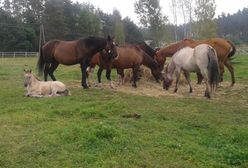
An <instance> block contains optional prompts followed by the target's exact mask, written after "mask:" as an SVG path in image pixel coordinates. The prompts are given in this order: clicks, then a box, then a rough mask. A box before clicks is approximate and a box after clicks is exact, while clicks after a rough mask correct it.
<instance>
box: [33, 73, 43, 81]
mask: <svg viewBox="0 0 248 168" xmlns="http://www.w3.org/2000/svg"><path fill="white" fill-rule="evenodd" d="M32 75H33V77H34V78H35V79H36V80H38V81H41V80H40V79H39V78H38V77H37V76H36V75H34V74H33V73H32Z"/></svg>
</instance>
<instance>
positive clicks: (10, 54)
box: [0, 52, 39, 58]
mask: <svg viewBox="0 0 248 168" xmlns="http://www.w3.org/2000/svg"><path fill="white" fill-rule="evenodd" d="M0 56H1V58H16V57H38V56H39V52H0Z"/></svg>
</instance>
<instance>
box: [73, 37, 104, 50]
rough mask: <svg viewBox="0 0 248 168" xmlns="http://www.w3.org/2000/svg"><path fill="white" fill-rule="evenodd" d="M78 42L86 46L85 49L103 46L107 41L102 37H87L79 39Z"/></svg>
mask: <svg viewBox="0 0 248 168" xmlns="http://www.w3.org/2000/svg"><path fill="white" fill-rule="evenodd" d="M78 41H79V42H80V43H82V44H84V45H86V46H87V47H91V46H99V45H103V44H105V43H106V42H107V39H105V38H102V37H95V36H89V37H86V38H80V39H79V40H78Z"/></svg>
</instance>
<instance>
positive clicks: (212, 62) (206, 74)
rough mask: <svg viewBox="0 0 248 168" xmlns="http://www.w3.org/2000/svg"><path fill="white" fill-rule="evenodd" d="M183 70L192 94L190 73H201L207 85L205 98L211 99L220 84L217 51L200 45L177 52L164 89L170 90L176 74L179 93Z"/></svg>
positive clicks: (167, 71) (169, 67)
mask: <svg viewBox="0 0 248 168" xmlns="http://www.w3.org/2000/svg"><path fill="white" fill-rule="evenodd" d="M182 70H183V71H184V76H185V78H186V80H187V82H188V84H189V87H190V90H189V92H190V93H191V92H192V86H191V83H190V78H189V76H190V74H189V72H200V73H201V75H202V76H203V78H204V80H205V83H206V90H205V96H206V97H208V98H210V95H211V94H210V93H212V92H213V91H214V90H215V89H216V87H217V85H218V82H219V66H218V58H217V55H216V51H215V49H213V48H212V47H211V46H210V45H207V44H200V45H198V46H196V47H195V48H190V47H185V48H183V49H181V50H179V51H178V52H176V53H175V54H174V55H173V56H172V61H171V62H170V64H169V65H168V67H167V68H166V75H165V78H164V82H163V87H164V89H166V90H168V89H169V86H170V85H171V84H172V80H173V73H174V72H176V86H175V90H174V92H177V89H178V82H179V77H180V74H181V71H182ZM209 90H210V92H209Z"/></svg>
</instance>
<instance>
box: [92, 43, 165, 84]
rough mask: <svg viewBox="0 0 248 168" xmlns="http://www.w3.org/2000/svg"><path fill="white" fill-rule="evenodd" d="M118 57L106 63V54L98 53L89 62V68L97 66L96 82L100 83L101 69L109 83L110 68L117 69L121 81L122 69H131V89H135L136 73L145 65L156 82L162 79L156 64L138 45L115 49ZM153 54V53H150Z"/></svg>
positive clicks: (122, 77) (122, 76)
mask: <svg viewBox="0 0 248 168" xmlns="http://www.w3.org/2000/svg"><path fill="white" fill-rule="evenodd" d="M117 53H118V56H117V57H116V59H114V60H113V62H110V61H108V60H109V58H108V57H107V56H106V52H100V53H97V54H96V55H94V57H93V58H92V60H91V63H90V68H94V67H95V66H96V65H98V66H99V69H98V72H97V76H98V82H99V83H101V74H102V71H103V69H106V70H107V72H106V77H107V79H108V80H109V81H111V79H110V73H111V68H115V69H117V73H118V74H119V75H120V77H121V81H122V82H123V79H124V69H127V68H132V69H133V84H132V86H133V87H137V85H136V81H137V73H138V70H139V67H140V65H145V66H147V67H148V68H150V69H151V72H152V75H153V76H154V78H155V79H156V80H157V81H158V80H159V79H161V78H162V74H161V71H160V69H159V67H158V64H157V62H156V61H155V60H154V59H153V58H152V57H153V55H152V56H149V55H148V54H147V53H146V52H144V51H143V50H142V49H141V48H140V47H139V45H125V46H122V47H117ZM151 53H152V54H154V53H155V52H151Z"/></svg>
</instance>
